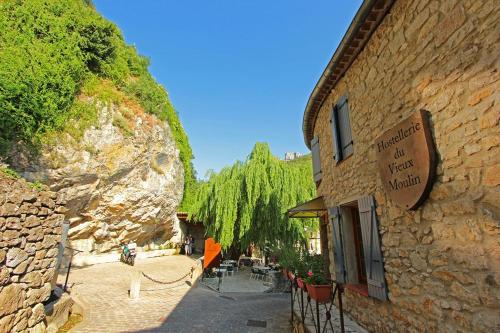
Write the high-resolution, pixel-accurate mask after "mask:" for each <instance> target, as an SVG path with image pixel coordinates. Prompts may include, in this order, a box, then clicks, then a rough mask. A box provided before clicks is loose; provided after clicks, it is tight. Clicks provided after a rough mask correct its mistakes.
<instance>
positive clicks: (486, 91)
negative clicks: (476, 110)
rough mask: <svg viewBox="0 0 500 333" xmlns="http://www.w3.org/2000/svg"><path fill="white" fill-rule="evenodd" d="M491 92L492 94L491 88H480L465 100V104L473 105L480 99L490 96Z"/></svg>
mask: <svg viewBox="0 0 500 333" xmlns="http://www.w3.org/2000/svg"><path fill="white" fill-rule="evenodd" d="M491 94H493V88H491V87H488V88H485V89H482V90H480V91H478V92H476V93H474V94H473V95H471V96H470V97H469V99H468V101H467V104H468V105H469V106H474V105H476V104H479V103H480V102H481V101H482V100H484V99H486V98H487V97H490V96H491Z"/></svg>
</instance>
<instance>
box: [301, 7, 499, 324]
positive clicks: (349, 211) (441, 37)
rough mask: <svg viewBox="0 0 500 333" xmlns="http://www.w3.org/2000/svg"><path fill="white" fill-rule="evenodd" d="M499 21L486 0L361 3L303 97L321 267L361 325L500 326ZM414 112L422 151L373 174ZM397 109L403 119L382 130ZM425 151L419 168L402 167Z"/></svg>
mask: <svg viewBox="0 0 500 333" xmlns="http://www.w3.org/2000/svg"><path fill="white" fill-rule="evenodd" d="M499 22H500V5H499V3H498V1H495V0H474V1H472V0H471V1H468V0H463V1H459V0H456V1H454V0H422V1H410V0H395V1H389V0H385V1H383V0H382V1H381V0H372V1H369V0H365V1H364V2H363V4H362V5H361V8H360V9H359V11H358V13H357V14H356V16H355V18H354V20H353V22H352V24H351V26H350V27H349V29H348V31H347V33H346V35H345V37H344V39H343V40H342V42H341V44H340V45H339V47H338V49H337V50H336V51H335V54H334V55H333V57H332V60H331V61H330V63H329V64H328V66H327V68H326V69H325V71H324V73H323V75H322V77H321V78H320V80H319V82H318V83H317V85H316V87H315V88H314V90H313V92H312V94H311V97H310V99H309V102H308V105H307V107H306V110H305V113H304V121H303V132H304V138H305V141H306V144H307V145H308V147H309V148H310V149H311V151H312V153H313V168H314V178H315V181H316V184H317V192H318V195H319V196H321V197H322V198H323V200H324V204H325V206H326V207H327V209H328V221H329V222H328V227H327V230H328V244H329V247H330V249H329V253H330V271H331V274H332V278H334V279H336V280H337V281H340V282H343V283H345V284H346V292H345V298H344V307H345V309H346V311H347V312H348V313H349V314H350V315H351V316H352V317H353V319H355V320H357V321H358V322H359V323H360V324H361V325H363V326H364V327H366V328H367V329H368V330H369V331H371V332H499V331H500V319H499V318H500V315H499V313H500V305H499V304H500V287H499V286H500V148H499V145H500V126H499V119H500V104H499V96H500V92H499V91H500V89H499V88H500V80H499V78H500V71H499V70H500V43H499V36H500V24H499ZM421 110H425V112H424V111H421ZM420 115H422V117H423V118H422V119H424V121H425V122H426V123H427V127H426V128H427V129H428V131H429V132H428V138H427V139H428V140H429V142H428V144H429V146H428V147H427V148H426V149H428V150H426V152H428V156H427V155H426V156H424V157H422V156H423V155H421V154H422V153H421V152H420V153H417V155H416V157H415V158H416V160H415V159H414V160H411V162H408V163H409V165H406V166H405V164H404V163H402V164H401V163H399V162H397V161H396V160H395V161H396V162H397V163H396V162H394V163H396V164H392V163H393V162H390V161H389V162H387V161H386V162H387V163H386V164H387V165H386V166H387V169H386V170H385V171H387V172H389V174H390V175H392V176H394V175H396V174H397V173H398V172H400V171H401V173H404V172H407V170H406V171H405V169H406V167H408V168H410V169H411V168H413V169H412V170H414V171H412V172H414V173H415V174H414V175H413V174H407V175H408V179H400V180H389V181H388V180H386V179H385V178H384V176H383V171H381V170H382V167H381V166H380V165H382V164H383V163H384V161H381V157H380V152H381V150H383V149H384V147H386V146H387V147H389V146H390V145H391V144H392V143H393V144H394V147H396V146H397V144H396V143H398V142H399V143H401V142H404V141H405V140H410V139H406V135H407V134H408V135H409V136H411V134H412V133H414V132H415V131H418V130H419V129H420V128H421V127H419V126H420V125H418V126H416V124H417V122H412V119H417V118H412V117H419V116H420ZM407 119H409V120H407ZM405 120H407V122H408V124H410V123H411V125H409V126H413V130H411V129H410V128H409V127H408V128H405V129H404V131H403V130H401V132H399V131H396V132H395V133H398V134H395V136H393V137H392V139H391V140H392V143H391V142H390V140H389V141H383V140H382V139H381V138H383V137H384V133H387V131H391V129H393V128H394V127H395V126H396V127H397V125H398V124H400V123H401V122H402V121H405ZM415 126H416V127H415ZM412 131H413V132H412ZM384 142H386V143H387V145H386V143H384ZM408 142H409V141H408ZM399 143H398V144H399ZM410 146H411V147H410V148H411V149H416V150H419V149H420V148H421V147H424V146H425V145H423V144H422V145H417V144H413V146H412V145H410ZM387 149H389V148H387ZM390 149H393V147H390ZM391 152H394V156H389V158H393V157H394V159H397V157H398V156H396V155H397V153H398V150H397V149H396V148H394V150H391ZM426 158H430V161H426V163H427V162H428V164H426V166H429V165H430V170H429V171H428V172H427V171H426V172H424V171H423V170H422V168H420V167H414V165H413V164H414V162H415V161H417V162H418V163H420V162H421V159H426ZM403 159H404V158H403ZM403 159H400V160H399V161H402V160H403ZM405 162H406V160H405ZM424 164H425V163H424ZM420 173H424V174H425V175H426V176H428V184H427V185H426V186H422V191H420V192H421V193H420V192H419V193H409V190H410V189H411V188H414V187H416V184H417V183H420V182H421V180H422V179H421V177H420V176H418V175H420ZM394 179H395V178H394ZM422 181H423V180H422ZM391 191H392V192H391ZM394 191H397V192H394ZM417 192H418V191H417ZM394 193H401V194H400V195H399V196H398V194H396V195H394ZM416 195H418V198H417V199H418V200H415V201H414V202H413V203H412V204H411V205H406V206H404V205H403V206H402V205H401V204H400V201H402V200H405V199H406V196H410V197H411V199H413V198H414V197H415V196H416Z"/></svg>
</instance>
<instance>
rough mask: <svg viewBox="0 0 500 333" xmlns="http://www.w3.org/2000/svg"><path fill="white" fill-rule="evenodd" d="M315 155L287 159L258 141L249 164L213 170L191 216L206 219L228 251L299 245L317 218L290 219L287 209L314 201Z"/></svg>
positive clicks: (209, 231) (209, 230)
mask: <svg viewBox="0 0 500 333" xmlns="http://www.w3.org/2000/svg"><path fill="white" fill-rule="evenodd" d="M312 179H313V177H312V164H311V159H310V156H305V157H301V158H299V159H295V160H293V161H282V160H279V159H278V158H276V157H275V156H273V155H272V154H271V151H270V149H269V146H268V145H267V144H266V143H257V144H256V145H255V146H254V148H253V150H252V152H251V153H250V155H249V156H248V158H247V159H246V161H245V162H236V163H235V164H234V165H233V166H230V167H226V168H224V169H222V170H221V171H220V172H219V173H212V174H211V175H210V176H209V178H208V180H206V181H203V182H201V183H200V184H198V186H197V191H196V193H195V196H194V199H193V200H192V202H193V203H192V205H191V207H190V208H189V213H190V215H191V216H192V217H193V218H194V219H195V220H199V221H203V222H204V224H205V226H206V229H207V234H208V235H209V236H212V237H214V238H215V239H216V240H217V241H218V242H219V243H221V245H222V247H223V248H224V249H228V248H230V247H238V248H239V249H245V248H246V247H247V246H248V245H249V244H250V243H254V244H256V245H258V246H260V247H264V246H266V245H276V244H280V245H287V244H290V245H291V244H295V243H297V242H300V241H304V240H305V239H306V234H305V229H304V228H305V227H308V228H309V229H310V230H314V229H316V228H317V225H318V223H317V222H316V221H314V220H313V219H289V218H288V217H287V215H286V211H287V210H288V209H289V208H291V207H294V206H295V205H297V204H299V203H301V202H304V201H307V200H310V199H311V198H312V197H313V196H314V194H315V192H316V188H315V186H314V183H313V180H312Z"/></svg>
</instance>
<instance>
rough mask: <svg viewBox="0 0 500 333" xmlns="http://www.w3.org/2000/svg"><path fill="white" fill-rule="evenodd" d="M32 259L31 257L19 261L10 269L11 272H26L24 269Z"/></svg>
mask: <svg viewBox="0 0 500 333" xmlns="http://www.w3.org/2000/svg"><path fill="white" fill-rule="evenodd" d="M32 261H33V258H28V259H27V260H25V261H23V262H22V263H20V264H19V265H17V266H16V267H15V268H14V269H13V270H12V273H13V274H17V275H20V274H24V273H26V270H27V269H28V266H29V265H30V264H31V262H32Z"/></svg>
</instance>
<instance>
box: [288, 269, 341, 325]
mask: <svg viewBox="0 0 500 333" xmlns="http://www.w3.org/2000/svg"><path fill="white" fill-rule="evenodd" d="M289 281H290V305H291V320H292V322H295V308H296V306H298V310H299V313H300V323H301V324H302V325H303V326H304V327H306V326H307V324H308V321H309V322H312V324H313V327H314V330H315V332H317V333H325V332H341V333H345V328H344V312H343V307H342V293H343V292H344V285H343V284H341V283H338V282H336V281H333V280H330V281H329V282H330V284H331V286H332V289H331V293H330V298H329V299H328V301H326V302H318V301H317V300H314V299H312V298H311V296H310V295H309V294H308V293H307V290H305V286H304V288H299V286H298V284H297V278H295V279H293V280H290V279H289ZM335 298H337V305H335ZM320 310H321V311H320ZM333 312H335V313H334V315H335V317H334V316H332V313H333ZM336 316H338V321H337V320H335V319H337V317H336Z"/></svg>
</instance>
